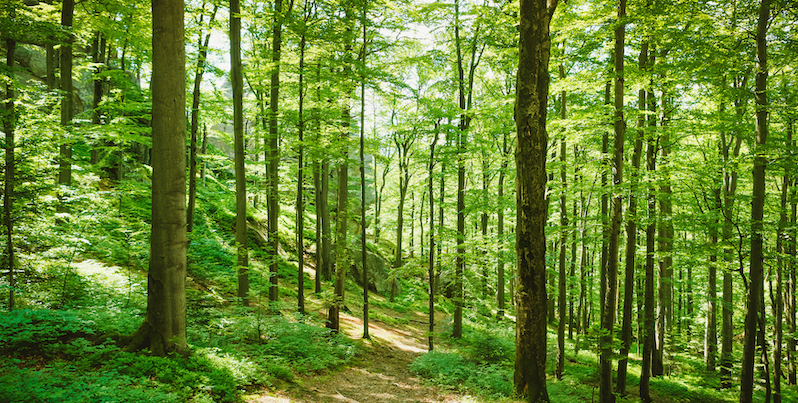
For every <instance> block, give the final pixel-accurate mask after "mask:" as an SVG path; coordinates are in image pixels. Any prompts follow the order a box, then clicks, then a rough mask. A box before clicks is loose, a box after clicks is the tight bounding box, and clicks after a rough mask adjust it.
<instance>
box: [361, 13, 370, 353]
mask: <svg viewBox="0 0 798 403" xmlns="http://www.w3.org/2000/svg"><path fill="white" fill-rule="evenodd" d="M367 7H368V2H367V1H364V2H363V13H362V14H361V19H360V25H361V26H362V27H363V47H362V48H361V52H360V62H361V66H362V68H363V69H365V66H366V46H367V44H368V31H367V28H368V8H367ZM365 142H366V77H365V71H364V70H361V73H360V145H359V146H360V150H359V151H360V253H361V255H360V259H361V260H360V261H361V262H363V338H364V339H370V338H371V336H370V335H369V282H368V249H366V157H365V148H366V146H365Z"/></svg>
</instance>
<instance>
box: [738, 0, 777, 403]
mask: <svg viewBox="0 0 798 403" xmlns="http://www.w3.org/2000/svg"><path fill="white" fill-rule="evenodd" d="M769 17H770V0H762V2H761V3H760V6H759V18H758V20H757V29H756V60H757V69H756V85H755V90H754V96H755V99H756V106H757V108H756V148H755V149H754V168H753V191H752V200H751V255H750V259H751V263H750V273H749V280H750V281H749V284H748V310H747V313H746V316H745V342H744V346H743V361H742V373H741V374H740V403H749V402H753V392H754V360H755V353H756V351H755V350H756V346H755V344H756V330H757V315H758V314H759V304H760V303H761V300H762V298H763V290H762V282H763V260H764V256H763V253H762V231H763V229H764V224H763V221H762V219H763V217H764V207H765V180H766V178H765V169H766V167H767V156H766V155H765V150H764V148H765V145H766V143H767V135H768V110H767V107H768V99H767V93H766V91H767V75H768V65H767V27H768V20H769Z"/></svg>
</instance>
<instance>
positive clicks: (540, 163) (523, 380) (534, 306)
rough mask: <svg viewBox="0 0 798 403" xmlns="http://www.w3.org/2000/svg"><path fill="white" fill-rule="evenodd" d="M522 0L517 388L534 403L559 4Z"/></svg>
mask: <svg viewBox="0 0 798 403" xmlns="http://www.w3.org/2000/svg"><path fill="white" fill-rule="evenodd" d="M550 3H551V4H547V2H546V1H541V0H536V1H529V0H522V1H521V7H520V23H519V25H518V30H519V33H520V40H519V44H518V51H519V62H518V76H517V80H516V83H517V85H516V99H515V101H516V102H515V122H516V130H517V132H516V141H517V146H516V161H515V162H516V169H517V171H518V172H517V178H516V190H517V192H516V201H517V205H516V209H517V222H516V255H517V259H518V270H517V275H518V280H517V285H518V286H517V289H516V295H517V304H518V308H517V319H516V352H515V372H514V377H513V385H514V389H515V392H516V394H518V395H520V396H525V397H526V398H527V399H528V400H529V401H531V402H538V401H549V395H548V392H547V390H546V266H545V259H544V257H545V256H546V234H545V228H546V221H547V206H548V202H547V201H546V196H545V192H546V146H547V143H548V135H547V133H546V112H547V110H546V105H547V104H548V97H549V72H548V70H549V54H550V51H551V38H550V36H549V22H550V21H551V16H552V14H553V13H554V10H555V8H556V5H557V2H556V0H553V1H550Z"/></svg>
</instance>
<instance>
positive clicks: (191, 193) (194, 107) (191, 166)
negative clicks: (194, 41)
mask: <svg viewBox="0 0 798 403" xmlns="http://www.w3.org/2000/svg"><path fill="white" fill-rule="evenodd" d="M218 8H219V7H218V6H214V7H213V11H212V12H211V15H210V19H209V20H208V33H207V34H205V40H204V41H203V39H202V32H200V35H199V40H198V42H199V43H198V46H199V55H198V56H197V66H196V67H195V71H194V91H193V92H192V97H191V142H190V145H189V161H188V171H189V173H188V212H187V216H186V221H187V222H188V228H187V231H188V232H192V231H193V230H194V207H195V206H196V202H197V132H198V131H199V112H200V108H199V102H200V95H201V91H200V85H201V84H202V75H203V74H204V73H205V60H206V59H207V57H208V43H209V42H210V40H211V27H212V26H213V21H214V20H215V19H216V11H217V10H218ZM200 24H202V16H200ZM239 37H240V35H239ZM239 47H240V44H239ZM231 53H232V49H231ZM239 59H240V56H239ZM242 88H243V84H242ZM234 102H235V100H234ZM234 131H235V129H234Z"/></svg>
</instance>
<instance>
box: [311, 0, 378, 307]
mask: <svg viewBox="0 0 798 403" xmlns="http://www.w3.org/2000/svg"><path fill="white" fill-rule="evenodd" d="M305 9H306V10H305V12H307V2H306V3H305ZM305 22H307V17H305ZM305 44H306V40H305V32H302V35H300V40H299V108H298V109H299V110H298V111H297V115H298V116H297V135H298V140H299V147H298V149H297V173H296V258H297V295H296V296H297V311H298V312H299V313H300V314H303V315H304V314H305V174H304V162H303V160H304V158H305V143H304V141H305V86H304V85H305ZM364 262H365V260H364ZM364 267H365V264H364Z"/></svg>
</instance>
